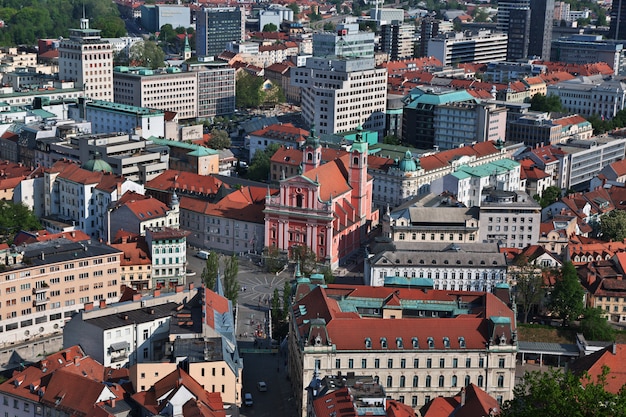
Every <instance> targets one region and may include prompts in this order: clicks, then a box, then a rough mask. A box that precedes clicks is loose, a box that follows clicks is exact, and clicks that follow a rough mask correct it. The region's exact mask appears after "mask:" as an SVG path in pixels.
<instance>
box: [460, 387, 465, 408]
mask: <svg viewBox="0 0 626 417" xmlns="http://www.w3.org/2000/svg"><path fill="white" fill-rule="evenodd" d="M464 405H465V387H463V388H462V389H461V407H463V406H464Z"/></svg>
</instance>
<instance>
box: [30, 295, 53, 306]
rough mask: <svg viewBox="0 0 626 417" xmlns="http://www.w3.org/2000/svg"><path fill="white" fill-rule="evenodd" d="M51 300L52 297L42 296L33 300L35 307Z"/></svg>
mask: <svg viewBox="0 0 626 417" xmlns="http://www.w3.org/2000/svg"><path fill="white" fill-rule="evenodd" d="M49 302H50V297H41V298H39V297H38V298H36V299H34V300H33V307H37V306H41V305H44V304H48V303H49Z"/></svg>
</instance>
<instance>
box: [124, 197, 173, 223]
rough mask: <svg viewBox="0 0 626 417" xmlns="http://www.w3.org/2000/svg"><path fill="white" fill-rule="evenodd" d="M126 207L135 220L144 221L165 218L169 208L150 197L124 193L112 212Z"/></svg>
mask: <svg viewBox="0 0 626 417" xmlns="http://www.w3.org/2000/svg"><path fill="white" fill-rule="evenodd" d="M122 207H126V208H127V209H128V210H129V211H130V212H131V213H132V214H134V215H135V217H136V218H137V220H139V221H146V220H150V219H155V218H158V217H164V216H167V213H168V211H170V208H169V207H168V206H167V205H166V204H164V203H162V202H161V201H159V200H158V199H156V198H154V197H152V196H146V195H142V194H138V193H136V192H134V191H129V192H126V193H124V195H123V196H122V197H121V198H120V199H119V200H118V201H116V202H115V206H114V210H119V209H121V208H122Z"/></svg>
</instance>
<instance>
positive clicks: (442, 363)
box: [316, 338, 506, 385]
mask: <svg viewBox="0 0 626 417" xmlns="http://www.w3.org/2000/svg"><path fill="white" fill-rule="evenodd" d="M429 339H432V338H429ZM445 339H447V338H445ZM460 339H463V338H460ZM429 343H430V340H429ZM447 343H448V347H449V343H450V342H449V340H448V342H447ZM461 343H462V346H461V347H465V340H462V341H461ZM396 363H397V362H396ZM449 363H450V365H451V366H452V368H458V367H459V359H458V358H452V361H451V362H449ZM367 365H368V360H367V358H362V359H361V368H362V369H367ZM399 365H400V368H401V369H404V368H406V365H407V361H406V359H405V358H402V359H400V362H399ZM316 366H317V369H320V368H321V360H319V359H318V360H316ZM505 366H506V358H498V368H501V369H504V368H505ZM393 367H394V360H393V358H388V359H387V368H388V369H393ZM432 367H433V360H432V358H428V359H426V369H431V368H432ZM465 367H466V368H471V367H472V358H465ZM484 367H485V358H482V357H481V358H479V359H478V368H484ZM335 368H337V369H341V359H339V358H337V359H335ZM374 368H375V369H379V368H380V359H378V358H376V359H374ZM413 368H415V369H418V368H420V360H419V358H414V359H413ZM439 368H446V358H440V359H439ZM348 369H354V359H348ZM466 385H467V384H466Z"/></svg>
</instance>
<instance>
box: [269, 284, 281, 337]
mask: <svg viewBox="0 0 626 417" xmlns="http://www.w3.org/2000/svg"><path fill="white" fill-rule="evenodd" d="M271 314H272V325H273V327H274V328H276V327H278V322H279V321H280V318H281V316H282V310H281V308H280V294H279V293H278V288H274V294H273V295H272V305H271Z"/></svg>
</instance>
